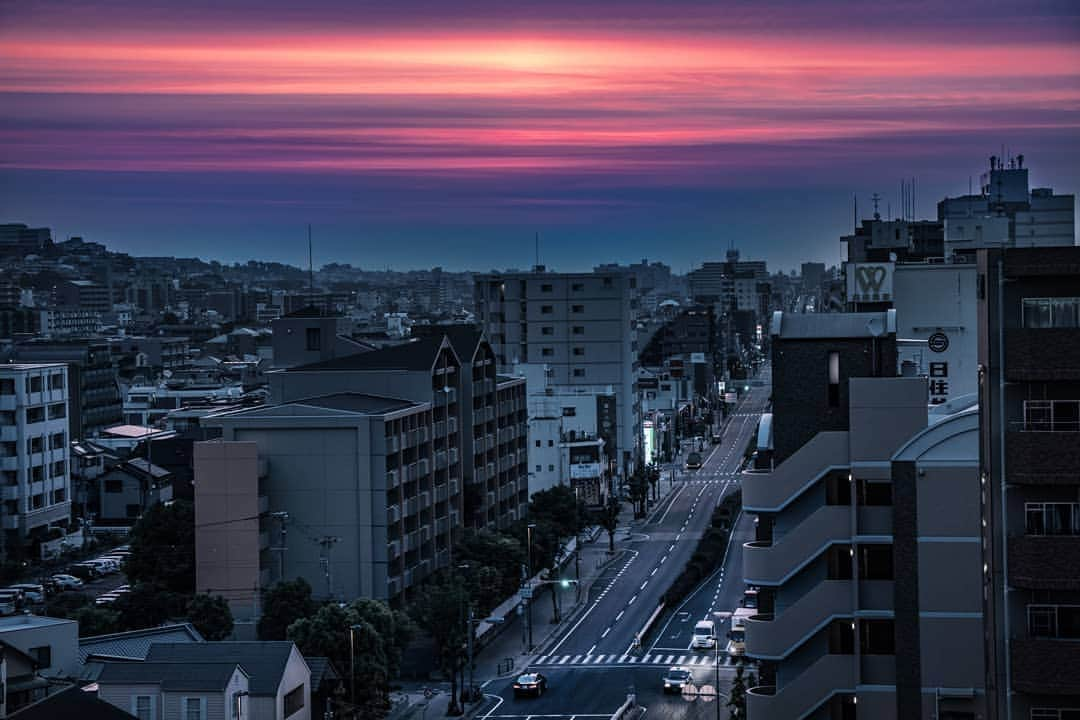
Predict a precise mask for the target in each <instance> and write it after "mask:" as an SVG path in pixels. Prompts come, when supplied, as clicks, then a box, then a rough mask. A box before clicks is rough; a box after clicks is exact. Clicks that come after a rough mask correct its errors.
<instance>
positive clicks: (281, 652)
mask: <svg viewBox="0 0 1080 720" xmlns="http://www.w3.org/2000/svg"><path fill="white" fill-rule="evenodd" d="M294 647H295V646H294V645H293V643H292V642H291V641H289V640H263V641H259V640H254V641H248V642H208V643H154V644H153V645H151V646H150V652H149V654H147V656H146V659H147V661H148V662H160V663H163V664H167V665H170V666H172V667H182V666H187V665H189V664H192V665H201V664H204V663H212V662H229V663H237V664H239V665H241V666H242V667H243V668H244V670H246V671H247V673H248V675H249V676H250V678H251V682H250V686H249V689H250V692H251V694H252V695H276V694H277V691H278V685H280V684H281V676H282V674H283V673H284V672H285V666H286V665H287V664H288V662H289V658H290V656H291V655H292V650H293V648H294Z"/></svg>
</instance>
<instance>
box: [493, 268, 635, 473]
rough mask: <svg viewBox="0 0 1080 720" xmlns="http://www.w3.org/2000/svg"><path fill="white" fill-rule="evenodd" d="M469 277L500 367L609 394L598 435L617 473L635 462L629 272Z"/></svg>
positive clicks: (558, 384)
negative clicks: (610, 403)
mask: <svg viewBox="0 0 1080 720" xmlns="http://www.w3.org/2000/svg"><path fill="white" fill-rule="evenodd" d="M475 282H476V285H475V293H476V294H475V300H476V308H477V314H478V319H479V320H480V323H481V326H482V327H483V329H484V334H485V336H486V337H487V339H488V341H489V342H490V343H491V347H492V349H493V350H494V352H495V358H496V362H497V363H498V365H499V367H500V368H501V369H503V370H509V369H511V368H513V367H515V366H517V365H519V364H523V363H528V364H536V365H543V366H546V367H547V369H548V382H549V385H551V386H556V387H560V388H565V389H567V390H568V391H571V392H572V391H575V390H584V391H588V392H594V393H596V394H607V395H610V396H612V397H614V398H615V402H614V427H613V428H611V429H608V428H607V427H605V428H603V429H602V430H601V433H602V434H603V436H604V442H605V444H606V447H607V448H608V452H609V454H611V455H612V456H614V457H615V458H616V467H617V471H618V473H619V474H620V475H622V476H626V475H628V474H629V473H630V472H631V471H632V470H633V468H634V467H635V465H636V464H637V463H639V462H641V432H640V431H641V407H640V403H639V400H638V396H637V391H636V385H635V376H636V371H637V352H638V348H637V342H636V320H635V315H634V309H635V304H636V301H635V300H634V298H633V294H634V290H635V285H636V280H635V278H634V277H633V276H631V275H628V274H623V273H619V274H594V273H551V272H545V271H544V270H543V268H542V267H541V268H538V269H537V271H536V272H528V273H506V274H499V275H478V276H477V277H476V281H475ZM531 392H532V391H531V390H530V393H531Z"/></svg>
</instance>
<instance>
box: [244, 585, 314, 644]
mask: <svg viewBox="0 0 1080 720" xmlns="http://www.w3.org/2000/svg"><path fill="white" fill-rule="evenodd" d="M318 609H319V606H318V605H317V604H316V603H315V601H314V600H312V599H311V585H309V584H308V581H307V580H305V579H304V578H296V579H295V580H286V581H285V582H279V583H278V584H277V585H274V586H273V587H272V588H270V589H269V590H267V591H266V592H265V593H263V614H262V617H261V618H259V639H260V640H284V639H285V638H286V635H287V633H288V630H289V626H290V625H292V624H293V623H294V622H296V621H297V620H299V619H300V618H305V617H310V616H312V615H314V614H315V611H316V610H318Z"/></svg>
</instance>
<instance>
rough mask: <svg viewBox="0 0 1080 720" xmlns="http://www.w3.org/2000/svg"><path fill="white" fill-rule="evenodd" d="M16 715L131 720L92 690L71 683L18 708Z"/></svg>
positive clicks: (26, 719)
mask: <svg viewBox="0 0 1080 720" xmlns="http://www.w3.org/2000/svg"><path fill="white" fill-rule="evenodd" d="M18 717H19V718H21V719H22V720H56V718H79V720H131V717H132V716H131V715H130V714H129V713H127V712H124V711H123V710H121V709H120V708H118V707H116V706H115V705H112V704H110V703H107V702H105V701H104V700H102V699H100V698H98V696H97V695H96V694H95V693H94V692H92V691H90V690H84V689H83V688H81V687H79V686H78V685H72V686H71V687H69V688H67V689H66V690H61V691H60V692H58V693H55V694H53V695H50V696H49V697H47V698H45V699H43V700H40V701H38V702H36V703H34V704H33V705H29V706H27V707H25V708H23V709H21V710H19V714H18Z"/></svg>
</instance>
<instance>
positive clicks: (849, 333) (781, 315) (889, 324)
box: [769, 310, 896, 340]
mask: <svg viewBox="0 0 1080 720" xmlns="http://www.w3.org/2000/svg"><path fill="white" fill-rule="evenodd" d="M769 334H770V335H772V336H773V337H780V338H781V339H783V340H812V339H817V338H822V339H824V338H869V337H879V336H882V335H895V334H896V310H886V311H884V312H862V313H788V312H781V311H777V312H774V313H773V316H772V322H771V324H770V328H769Z"/></svg>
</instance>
